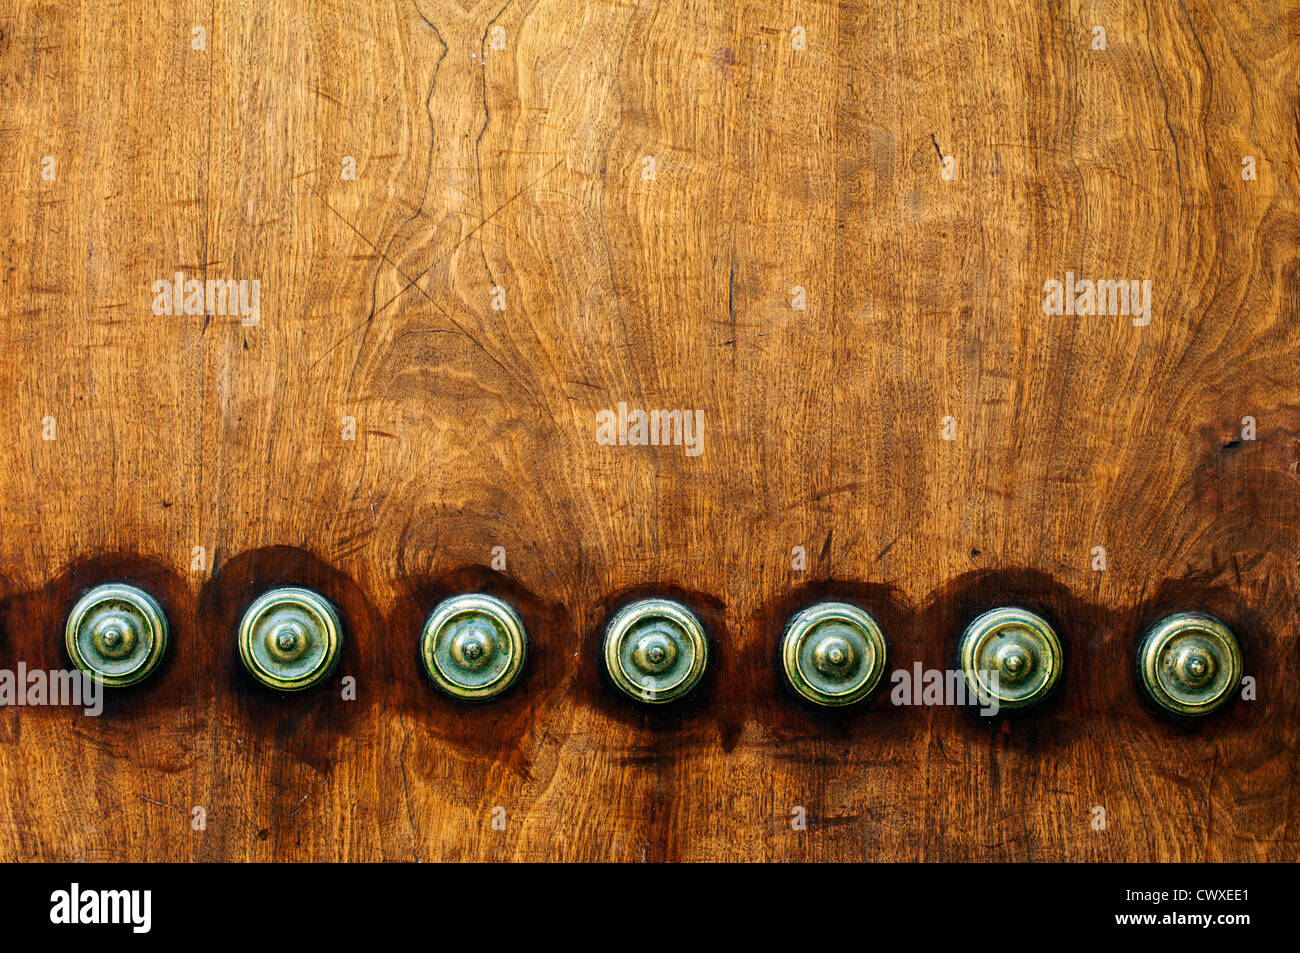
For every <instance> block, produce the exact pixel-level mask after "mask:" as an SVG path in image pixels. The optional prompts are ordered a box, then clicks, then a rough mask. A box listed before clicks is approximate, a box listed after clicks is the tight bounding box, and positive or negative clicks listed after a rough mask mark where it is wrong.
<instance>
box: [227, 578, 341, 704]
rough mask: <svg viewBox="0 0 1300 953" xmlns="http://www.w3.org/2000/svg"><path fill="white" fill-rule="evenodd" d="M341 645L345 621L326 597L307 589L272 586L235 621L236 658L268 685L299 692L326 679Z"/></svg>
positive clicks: (286, 690) (336, 662)
mask: <svg viewBox="0 0 1300 953" xmlns="http://www.w3.org/2000/svg"><path fill="white" fill-rule="evenodd" d="M342 646H343V624H342V623H341V622H340V621H339V616H338V612H336V611H335V609H334V606H333V604H332V603H330V601H329V600H328V599H326V598H325V597H324V596H322V595H319V594H318V593H315V592H312V591H311V590H310V589H302V588H299V587H296V586H290V587H286V588H283V589H272V590H270V591H269V592H264V593H262V595H260V596H258V598H257V599H256V600H255V601H254V602H253V604H252V605H251V606H249V607H248V611H247V612H245V613H244V618H243V621H241V622H240V623H239V657H240V658H241V659H243V661H244V667H245V668H246V669H248V672H249V674H250V675H252V676H253V677H254V678H255V679H257V680H258V681H259V682H261V683H262V684H263V685H266V686H268V687H270V688H274V689H277V690H279V691H282V692H297V691H301V690H303V689H305V688H311V687H312V686H313V685H315V684H317V683H319V682H321V681H323V680H324V679H326V678H328V677H329V674H330V672H332V671H334V666H335V665H337V664H338V661H339V650H340V649H341V648H342Z"/></svg>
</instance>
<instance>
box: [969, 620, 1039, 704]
mask: <svg viewBox="0 0 1300 953" xmlns="http://www.w3.org/2000/svg"><path fill="white" fill-rule="evenodd" d="M957 658H958V662H959V663H960V665H961V668H962V671H963V672H964V673H965V675H966V684H967V686H968V687H969V688H970V689H971V691H972V692H974V694H975V699H974V701H975V703H977V704H980V705H985V704H988V703H990V702H995V703H996V704H997V706H998V707H999V708H1028V707H1030V706H1031V705H1037V704H1038V703H1039V702H1041V701H1042V700H1043V699H1044V698H1046V697H1047V696H1048V695H1049V694H1050V693H1051V691H1052V688H1053V687H1054V686H1055V685H1056V680H1057V679H1058V678H1060V675H1061V666H1062V664H1063V663H1064V653H1062V651H1061V642H1060V640H1059V639H1057V637H1056V633H1055V632H1054V631H1052V627H1051V626H1050V625H1048V623H1047V620H1046V619H1044V618H1042V617H1041V616H1039V615H1036V614H1035V613H1033V612H1030V611H1029V610H1028V609H1021V608H1018V607H1015V606H1007V607H1003V608H1000V609H993V610H991V611H989V612H986V613H984V614H983V615H982V616H980V617H979V618H978V619H976V620H975V621H974V622H972V623H971V624H970V625H968V626H967V627H966V631H965V632H964V633H963V634H962V638H961V645H960V646H959V648H958V654H957Z"/></svg>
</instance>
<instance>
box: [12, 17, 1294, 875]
mask: <svg viewBox="0 0 1300 953" xmlns="http://www.w3.org/2000/svg"><path fill="white" fill-rule="evenodd" d="M1298 32H1300V8H1297V6H1296V4H1295V3H1293V2H1272V0H1254V2H1243V3H1233V4H1224V3H1211V2H1208V0H1187V2H1185V3H1174V2H1167V0H1151V2H1149V3H1138V2H1135V0H1120V2H1111V3H1088V2H1082V3H1072V4H1064V5H1062V4H1048V5H1041V4H1031V3H1025V4H1012V3H1006V2H1001V0H979V2H970V0H933V2H928V0H927V2H921V3H916V4H893V3H884V2H875V0H871V2H854V0H841V2H834V3H804V2H794V0H784V2H756V3H726V2H695V0H689V2H679V3H650V2H626V3H578V2H574V0H530V2H518V0H515V2H507V0H502V2H500V3H495V4H483V3H474V2H470V0H466V2H464V3H452V2H437V3H435V2H433V0H415V2H414V3H413V2H409V0H406V2H392V3H374V4H369V3H342V2H337V0H328V2H323V3H320V4H316V5H313V4H298V3H286V2H274V0H261V2H247V3H245V2H234V0H219V2H216V3H201V4H197V3H187V2H163V3H161V4H149V5H145V4H108V5H105V4H85V3H75V2H68V3H50V4H30V3H25V2H21V0H4V2H3V3H2V4H0V77H2V82H3V103H4V105H3V122H2V123H0V170H2V171H3V174H4V184H5V199H6V201H5V203H4V208H3V211H2V212H0V215H2V216H3V237H0V264H2V265H3V272H0V308H2V309H3V315H4V320H3V322H0V394H2V395H3V400H0V422H2V423H3V427H4V429H3V433H4V435H5V447H4V452H3V454H0V584H2V591H3V605H2V607H0V668H8V669H15V668H16V667H17V666H18V665H19V664H20V663H21V664H23V665H25V666H26V667H27V668H28V669H45V670H53V669H60V668H66V667H67V666H68V661H67V658H66V656H65V654H64V649H63V638H62V632H63V625H64V620H65V617H66V615H67V613H68V611H69V608H70V607H71V605H72V604H73V602H75V601H76V599H77V598H78V596H79V595H80V594H81V593H82V592H84V591H85V590H86V589H87V588H88V587H91V586H94V585H97V584H99V583H102V582H109V581H125V582H130V583H133V584H135V585H137V586H139V587H141V588H143V589H145V590H147V591H149V592H151V593H152V594H153V595H154V596H155V597H157V598H158V600H159V601H160V602H161V603H162V605H163V606H164V608H165V610H166V612H167V615H168V617H169V619H170V622H171V627H172V642H171V646H170V648H169V651H168V655H167V658H166V659H165V661H164V663H163V665H162V667H161V669H160V670H159V671H158V672H157V673H155V675H154V676H153V677H151V678H150V679H149V680H148V681H147V682H144V683H142V684H140V685H138V686H136V687H134V688H130V689H123V690H118V691H114V692H112V693H110V696H109V697H108V698H107V700H106V702H105V708H104V711H103V714H102V715H100V716H98V717H85V716H84V715H83V714H82V713H81V712H80V711H79V710H73V709H70V708H67V707H56V706H48V705H47V706H29V707H18V706H9V707H6V708H4V709H3V710H2V711H0V856H3V857H4V858H6V859H32V858H39V859H78V860H83V859H84V860H105V859H148V860H164V859H169V860H227V859H229V860H266V859H292V860H302V859H342V860H361V859H388V860H415V859H420V860H431V859H510V858H514V859H616V860H634V861H639V860H703V859H764V858H770V859H810V860H814V859H859V858H864V859H925V860H935V859H948V860H962V859H971V860H1030V859H1033V860H1042V859H1065V860H1122V859H1127V860H1143V859H1161V860H1194V859H1205V860H1225V859H1236V860H1265V859H1270V860H1286V859H1289V860H1294V859H1296V857H1297V854H1298V851H1297V845H1298V844H1300V807H1298V806H1297V800H1296V799H1295V798H1294V797H1293V796H1292V788H1293V787H1294V783H1295V777H1296V773H1297V767H1298V766H1297V760H1298V759H1300V744H1298V742H1297V735H1296V731H1295V726H1296V723H1297V717H1298V716H1300V691H1297V688H1296V680H1297V668H1298V666H1300V657H1298V656H1297V643H1296V625H1297V611H1296V600H1297V594H1298V590H1300V578H1298V572H1300V562H1298V552H1300V511H1298V509H1297V506H1298V504H1300V477H1298V476H1297V466H1298V464H1300V398H1298V397H1297V385H1298V384H1300V370H1297V361H1296V353H1297V350H1298V349H1300V320H1298V319H1300V254H1298V253H1297V238H1298V237H1300V166H1298V164H1297V163H1298V159H1297V152H1298V148H1300V124H1298V122H1297V115H1298V113H1297V110H1298V94H1297V84H1296V76H1297V75H1300V43H1298V42H1297V35H1298ZM178 275H179V276H180V279H179V280H180V282H181V285H180V287H181V290H182V293H181V294H180V295H174V294H172V293H171V291H169V290H167V286H169V285H172V284H173V283H174V282H175V281H176V280H177V276H178ZM1085 279H1086V280H1089V281H1094V282H1095V281H1101V280H1106V281H1124V282H1126V283H1128V282H1135V283H1136V285H1132V286H1130V287H1136V288H1139V289H1143V288H1145V289H1148V290H1145V291H1143V293H1142V294H1143V296H1142V299H1141V300H1143V301H1145V302H1146V306H1145V309H1142V308H1139V306H1138V303H1137V302H1138V300H1139V299H1137V298H1136V297H1135V298H1134V303H1133V308H1132V309H1131V313H1121V312H1120V310H1119V309H1118V306H1115V307H1111V306H1110V305H1109V304H1104V305H1102V306H1101V307H1100V308H1096V307H1094V310H1100V311H1103V312H1107V311H1113V312H1114V313H1095V314H1079V313H1064V310H1065V309H1064V306H1063V304H1062V306H1061V307H1057V306H1056V305H1057V304H1061V303H1062V302H1064V300H1065V297H1064V294H1062V296H1061V298H1060V299H1059V300H1058V301H1057V302H1056V303H1054V302H1053V291H1052V289H1053V285H1052V284H1051V283H1052V282H1059V283H1060V285H1061V287H1062V288H1063V289H1064V288H1065V286H1066V282H1067V280H1068V281H1069V282H1071V283H1075V282H1081V281H1083V280H1085ZM189 281H196V282H199V283H200V285H201V286H202V287H204V288H206V286H207V283H208V282H222V283H224V282H235V283H236V284H235V285H234V286H233V288H234V289H235V290H234V291H232V295H233V296H234V297H232V298H231V299H230V301H228V302H227V305H226V307H225V308H224V309H222V308H216V307H211V306H210V305H209V302H208V300H207V299H206V297H205V296H201V297H200V299H199V300H198V302H197V305H196V306H195V307H187V304H189V296H188V294H187V293H186V292H185V282H189ZM239 282H244V284H243V285H242V286H240V285H239V284H238V283H239ZM254 282H255V283H256V284H254ZM1144 282H1149V284H1147V285H1144V284H1143V283H1144ZM160 283H161V284H160ZM1076 287H1081V286H1079V285H1076ZM241 288H242V290H243V292H244V297H243V299H241V301H240V303H241V304H242V305H243V307H242V308H241V307H236V306H235V305H234V304H232V303H231V302H233V301H234V300H235V299H236V298H237V297H238V296H237V292H238V291H239V290H240V289H241ZM1135 294H1136V292H1135ZM254 298H256V301H255V302H254ZM173 299H174V300H173ZM1072 303H1073V302H1072ZM223 310H224V312H225V313H222V311H223ZM1069 310H1070V311H1071V312H1075V311H1078V310H1080V309H1078V308H1074V307H1071V308H1070V309H1069ZM1082 310H1086V308H1085V309H1082ZM1057 311H1060V312H1061V313H1056V312H1057ZM1139 312H1141V313H1139ZM620 405H622V406H623V407H624V409H625V411H626V413H627V414H629V415H630V414H632V413H633V412H634V411H637V410H645V411H649V410H655V409H658V410H669V411H671V410H680V411H686V410H690V411H692V412H693V415H694V417H693V419H694V420H695V421H696V422H697V430H696V431H695V433H694V437H695V443H694V444H693V445H688V444H687V443H685V442H683V443H680V444H677V443H669V444H668V445H657V446H636V445H631V444H620V443H619V441H618V440H617V439H616V440H614V442H613V444H612V445H611V444H610V442H609V441H608V440H602V439H600V438H601V436H602V435H601V434H600V432H599V424H600V422H601V421H602V420H605V421H607V420H608V419H609V417H608V416H604V417H602V416H601V415H602V411H604V412H610V413H612V414H613V415H614V418H615V419H616V420H617V419H618V418H619V408H620ZM606 436H608V435H607V434H606ZM281 584H296V585H303V586H307V587H310V588H313V589H315V590H316V591H318V592H320V593H322V594H324V595H326V596H327V597H328V598H329V599H331V600H332V601H333V602H334V604H335V605H336V606H337V607H338V608H339V612H340V615H341V617H342V620H343V624H344V627H345V630H346V641H345V645H344V648H343V653H342V660H341V664H340V667H339V669H338V670H337V672H336V673H335V675H334V677H333V678H332V679H331V680H330V681H329V682H328V683H327V684H325V685H323V686H321V687H319V688H317V689H313V690H311V691H309V692H306V693H301V694H293V695H279V694H276V693H274V692H270V691H268V690H266V689H263V688H261V687H260V686H258V685H256V684H254V683H253V682H252V680H251V679H250V678H249V677H248V676H247V675H246V674H245V672H244V670H243V668H242V666H241V664H240V660H239V655H238V652H237V651H236V649H235V629H236V627H237V625H238V621H239V618H240V615H241V613H242V612H243V610H244V608H245V607H246V606H247V605H248V604H249V602H250V601H251V600H252V599H254V598H255V597H256V596H257V595H258V594H260V593H261V592H263V591H265V590H267V589H268V588H271V587H274V586H276V585H281ZM461 592H487V593H492V594H495V595H498V596H500V597H502V598H503V599H505V600H507V601H508V602H509V603H511V604H512V605H513V606H514V607H515V608H516V609H517V610H518V611H519V613H520V614H521V616H522V617H523V619H524V622H525V624H526V626H527V629H528V634H529V639H530V646H529V661H528V665H527V668H526V670H525V672H524V674H523V676H522V678H521V680H520V681H519V683H518V684H517V685H516V686H515V688H514V689H513V690H512V691H511V692H510V693H508V694H507V695H505V696H503V697H501V698H499V699H497V700H495V701H493V702H491V703H489V704H484V705H479V706H475V707H467V706H465V705H463V704H460V703H457V702H455V701H452V700H450V699H448V698H446V697H444V696H443V695H441V694H440V693H438V692H437V691H435V690H434V689H433V688H432V687H431V685H430V684H429V681H428V679H427V678H426V677H425V676H424V674H423V672H422V670H421V667H420V661H419V657H418V651H417V643H418V639H419V633H420V628H421V625H422V624H423V622H424V619H425V617H426V616H427V615H428V614H429V612H430V611H431V609H432V608H433V607H434V606H435V605H436V604H437V603H438V602H439V601H440V600H441V599H442V598H444V597H446V596H448V595H452V594H456V593H461ZM648 595H661V596H668V597H671V598H675V599H677V600H679V601H681V602H682V603H684V604H685V605H687V606H689V607H690V608H691V609H692V610H693V611H695V612H696V614H697V615H698V616H699V617H700V619H701V621H702V622H703V623H704V626H705V628H706V630H707V632H708V635H709V640H710V648H711V655H710V663H709V668H708V671H707V672H706V675H705V678H704V681H703V683H702V685H701V686H700V687H699V688H698V689H697V691H695V692H694V693H692V695H691V696H689V697H688V698H687V699H685V700H683V701H682V702H680V703H678V704H673V705H669V706H662V707H647V706H644V705H639V704H637V703H636V702H634V701H631V700H625V699H622V698H621V697H620V696H619V695H618V694H617V693H616V692H615V691H614V690H613V688H612V687H611V686H610V684H609V682H608V680H607V679H606V678H605V676H604V672H603V668H602V661H601V652H600V644H601V639H602V635H603V628H604V625H605V623H606V622H607V620H608V619H609V616H610V614H611V612H612V611H614V610H615V609H616V608H618V607H619V606H621V605H624V604H626V603H627V602H629V601H630V600H632V599H635V598H637V597H640V596H648ZM822 599H840V600H847V601H850V602H853V603H855V604H857V605H860V606H861V607H863V608H865V609H867V610H868V611H870V612H871V613H872V614H873V615H874V616H875V618H876V619H877V620H878V621H879V623H880V625H881V627H882V631H883V632H884V634H885V636H886V638H887V640H888V645H889V669H890V671H891V673H892V672H894V671H911V670H913V667H914V666H915V665H917V664H918V663H919V665H920V666H921V667H922V668H923V669H950V668H952V666H953V664H954V658H955V653H956V646H957V640H958V638H959V636H960V634H961V631H962V628H963V626H964V625H965V624H966V623H967V622H968V621H969V620H970V619H971V618H972V617H973V616H974V615H976V614H978V613H979V612H980V611H981V610H983V609H986V608H989V607H991V606H997V605H1004V604H1014V605H1021V606H1024V607H1027V608H1030V609H1032V610H1034V611H1036V612H1038V613H1040V614H1042V615H1043V616H1044V617H1045V618H1047V619H1049V620H1050V621H1051V622H1052V624H1053V625H1054V626H1055V628H1056V630H1057V632H1058V633H1059V635H1060V639H1061V642H1062V645H1063V649H1064V653H1065V657H1066V668H1065V672H1064V676H1063V678H1062V680H1061V682H1060V684H1059V685H1058V687H1057V690H1056V692H1055V694H1054V696H1053V697H1052V699H1051V700H1050V701H1049V702H1048V703H1047V704H1045V705H1043V706H1040V707H1039V708H1037V709H1035V710H1034V711H1032V712H1026V713H1023V714H1021V715H1019V716H1016V717H998V718H982V717H979V716H978V715H977V714H975V713H973V712H971V711H969V710H966V709H963V708H961V707H956V706H952V705H916V706H909V705H901V704H896V703H895V700H894V699H893V698H892V697H891V695H892V692H891V690H890V685H889V682H888V681H887V682H886V683H885V686H884V688H883V690H882V691H880V692H878V693H877V695H876V696H875V697H874V698H873V699H871V700H869V701H868V702H866V703H865V704H862V705H859V706H856V707H854V708H853V709H852V710H850V711H831V712H826V711H820V710H817V709H815V708H812V707H810V706H807V705H805V704H802V703H801V702H799V701H798V700H797V699H795V698H794V696H793V695H792V693H791V692H790V691H789V689H788V687H787V686H786V685H785V682H784V678H783V675H782V673H781V668H780V662H779V644H780V639H781V634H782V630H783V627H784V625H785V622H786V619H787V618H788V617H789V616H790V615H791V614H792V613H793V612H795V611H796V610H798V609H800V608H802V607H803V606H805V605H808V604H810V603H813V602H816V601H818V600H822ZM1191 609H1199V610H1203V611H1207V612H1211V613H1213V614H1214V615H1216V616H1217V617H1218V618H1220V619H1222V620H1223V621H1224V622H1225V623H1226V624H1227V625H1228V626H1229V627H1231V629H1232V630H1233V632H1234V633H1235V634H1236V636H1237V638H1238V639H1239V641H1240V644H1241V649H1242V655H1243V658H1244V671H1245V674H1246V676H1247V682H1246V683H1245V684H1244V686H1243V694H1246V695H1248V696H1253V697H1239V698H1236V699H1234V700H1233V701H1232V702H1231V703H1230V704H1229V705H1227V706H1226V707H1225V708H1223V709H1222V710H1221V711H1219V712H1216V713H1215V714H1214V715H1212V716H1210V717H1207V718H1204V719H1200V720H1197V721H1195V722H1189V721H1182V722H1179V721H1175V720H1173V719H1171V718H1166V717H1164V716H1162V715H1161V714H1159V713H1157V712H1156V711H1155V710H1153V708H1152V707H1151V706H1150V705H1149V704H1148V703H1147V702H1146V701H1145V700H1144V697H1143V694H1142V690H1141V687H1140V685H1139V683H1138V679H1137V677H1136V675H1135V663H1134V656H1135V652H1136V648H1137V644H1138V640H1139V638H1140V637H1141V635H1142V633H1143V631H1144V630H1145V629H1146V627H1148V626H1149V625H1150V624H1151V623H1152V622H1153V621H1154V620H1156V619H1158V618H1160V617H1161V616H1162V615H1164V614H1167V613H1170V612H1176V611H1182V610H1191ZM891 677H892V676H891ZM348 679H351V682H347V681H346V680H348ZM349 684H350V685H351V686H353V687H354V689H355V697H354V698H348V697H345V696H346V694H347V692H346V686H347V685H349ZM1098 809H1100V813H1098ZM1099 819H1100V821H1101V823H1100V824H1099V823H1098V821H1099ZM800 821H802V823H800Z"/></svg>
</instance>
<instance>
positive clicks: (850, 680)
mask: <svg viewBox="0 0 1300 953" xmlns="http://www.w3.org/2000/svg"><path fill="white" fill-rule="evenodd" d="M781 662H782V665H783V666H784V668H785V675H786V678H787V679H789V681H790V684H791V686H793V687H794V690H795V691H796V692H798V693H799V694H800V695H802V696H803V697H804V698H806V699H807V700H808V701H810V702H813V703H814V704H817V705H824V706H828V707H832V706H840V705H851V704H853V703H854V702H857V701H861V700H862V699H864V698H866V697H867V696H868V695H870V694H871V692H872V691H873V690H874V689H875V687H876V685H878V684H879V682H880V677H881V676H882V675H883V674H884V672H885V636H884V633H883V632H881V630H880V626H879V625H877V624H876V620H875V619H873V618H872V617H871V615H870V614H868V613H867V612H864V611H863V610H861V609H859V608H858V607H857V606H853V605H849V604H848V603H845V602H822V603H818V604H817V605H814V606H809V607H808V608H807V609H804V610H803V611H802V612H799V613H797V614H796V615H794V616H793V617H792V618H791V619H790V621H789V623H788V624H787V625H786V629H785V637H784V638H783V639H782V642H781Z"/></svg>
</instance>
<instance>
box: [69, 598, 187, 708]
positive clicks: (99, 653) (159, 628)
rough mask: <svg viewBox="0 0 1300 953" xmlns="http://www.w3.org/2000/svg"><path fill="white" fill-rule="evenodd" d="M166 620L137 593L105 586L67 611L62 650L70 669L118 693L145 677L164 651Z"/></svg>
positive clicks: (149, 600) (154, 602)
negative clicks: (74, 668)
mask: <svg viewBox="0 0 1300 953" xmlns="http://www.w3.org/2000/svg"><path fill="white" fill-rule="evenodd" d="M167 637H168V626H167V616H166V614H165V613H164V612H163V609H162V606H160V605H159V604H158V601H157V600H156V599H154V597H153V596H151V595H149V593H147V592H145V591H144V590H143V589H137V588H136V587H135V586H128V585H126V584H125V583H109V584H107V585H102V586H96V587H95V588H94V589H91V590H90V591H89V592H87V593H86V594H85V595H84V596H82V597H81V598H80V599H79V600H77V604H76V605H74V606H73V607H72V611H71V612H70V613H68V622H67V625H66V627H65V629H64V644H65V645H66V647H67V650H68V657H69V658H71V659H72V662H73V664H74V665H76V666H77V668H79V669H81V670H82V671H83V672H85V673H86V674H87V675H89V676H90V677H91V678H93V679H95V680H96V681H98V682H101V683H103V684H104V685H108V686H112V687H114V688H121V687H125V686H127V685H134V684H135V683H136V682H139V681H141V680H142V679H144V678H146V677H148V675H149V674H150V673H151V672H152V671H153V670H154V669H156V668H157V667H158V663H159V662H160V661H162V657H163V653H164V652H166V650H167Z"/></svg>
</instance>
